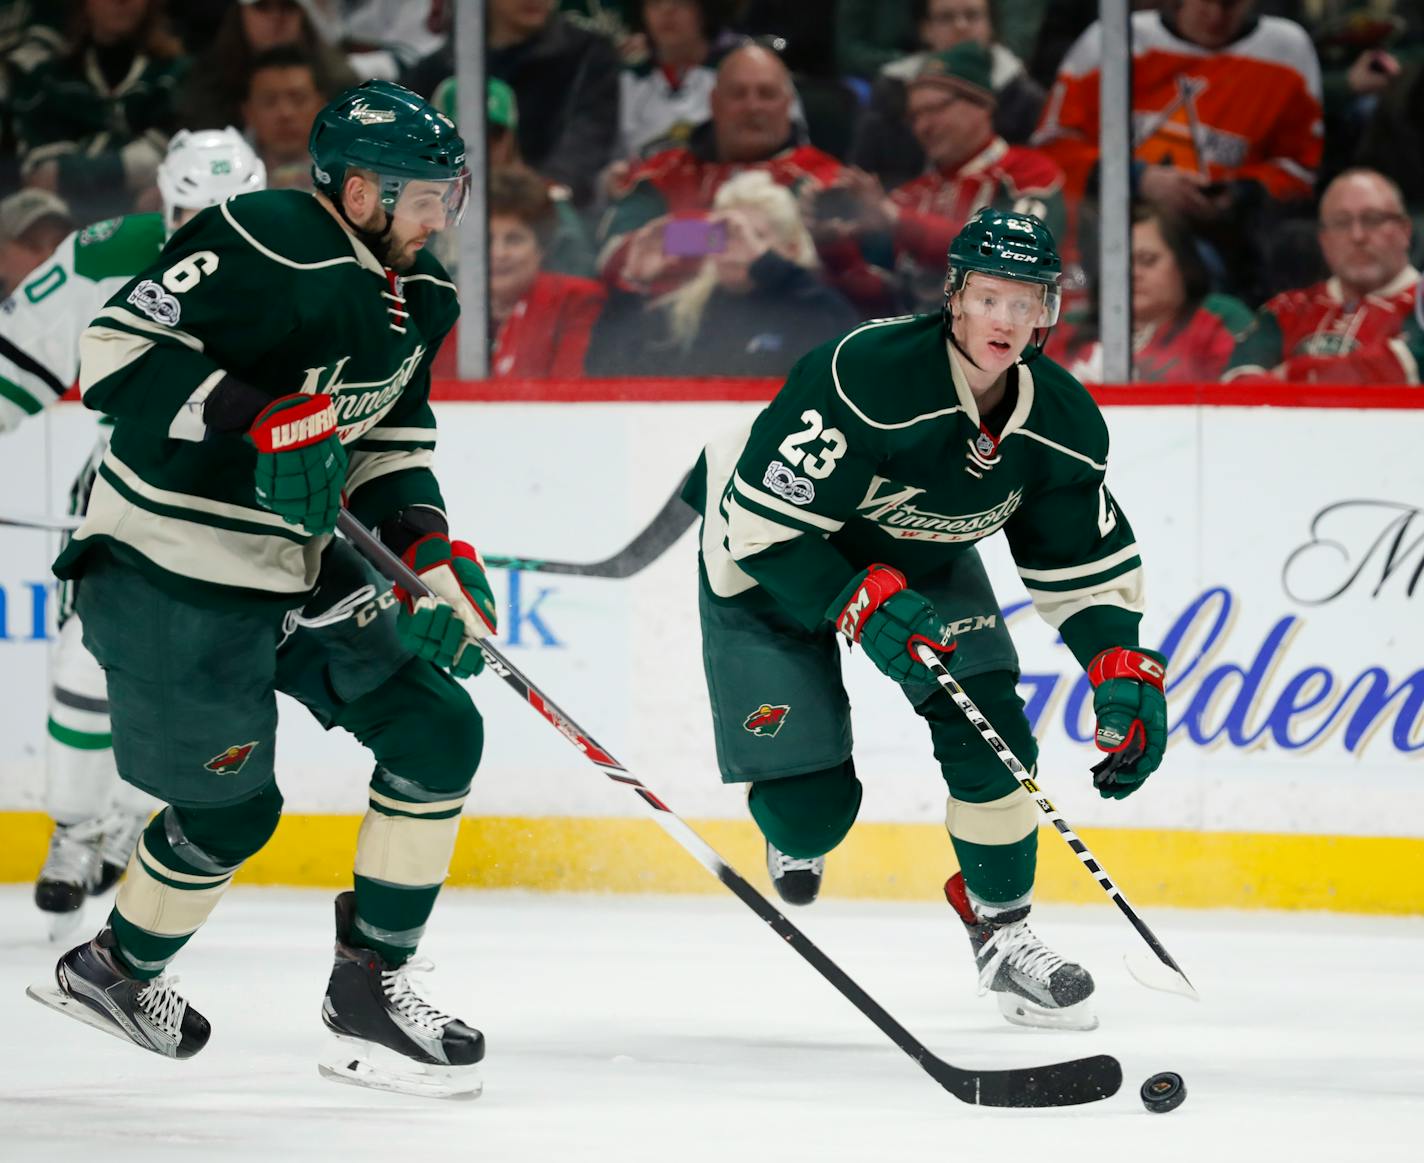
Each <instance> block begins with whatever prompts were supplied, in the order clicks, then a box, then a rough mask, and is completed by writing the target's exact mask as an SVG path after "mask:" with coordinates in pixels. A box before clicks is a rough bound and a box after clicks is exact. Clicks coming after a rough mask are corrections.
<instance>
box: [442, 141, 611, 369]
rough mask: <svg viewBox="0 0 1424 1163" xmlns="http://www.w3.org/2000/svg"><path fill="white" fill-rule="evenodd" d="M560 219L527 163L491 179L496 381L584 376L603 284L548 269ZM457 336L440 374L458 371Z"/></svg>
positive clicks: (491, 284)
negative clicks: (549, 249)
mask: <svg viewBox="0 0 1424 1163" xmlns="http://www.w3.org/2000/svg"><path fill="white" fill-rule="evenodd" d="M556 225H557V220H556V217H555V213H554V204H553V202H552V201H551V200H550V197H549V191H548V188H547V187H546V185H545V183H544V180H543V179H542V178H540V176H539V175H538V174H536V173H534V171H533V170H530V169H528V168H527V167H523V166H509V167H505V168H502V169H496V170H493V171H491V173H490V178H489V239H490V264H489V267H490V269H489V291H490V298H489V325H490V375H491V376H492V377H493V378H495V379H541V378H546V377H548V378H555V379H568V378H571V377H575V376H581V375H583V361H584V355H585V354H586V353H587V351H588V341H589V336H590V335H591V334H592V333H593V325H594V323H595V322H597V320H598V316H599V313H600V312H601V311H602V310H603V301H604V298H605V294H604V290H603V286H602V285H601V284H600V283H597V282H595V281H594V280H593V279H581V278H578V277H576V276H574V275H560V274H554V273H553V272H551V271H545V270H543V269H541V264H542V263H543V260H544V252H545V250H546V249H547V247H548V244H549V241H550V239H551V238H552V237H553V234H554V230H555V228H556ZM454 366H455V343H454V336H453V335H452V336H451V340H450V341H449V342H447V343H446V344H445V346H444V348H442V349H441V352H440V355H439V357H438V358H437V360H436V365H435V374H436V375H437V376H441V375H446V376H448V375H451V374H453V371H454Z"/></svg>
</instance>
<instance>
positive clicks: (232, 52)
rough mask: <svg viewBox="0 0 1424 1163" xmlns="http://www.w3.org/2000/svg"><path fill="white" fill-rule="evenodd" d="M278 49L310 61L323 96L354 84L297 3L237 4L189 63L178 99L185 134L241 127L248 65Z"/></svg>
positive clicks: (257, 0) (253, 0) (258, 0)
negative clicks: (291, 48) (287, 49)
mask: <svg viewBox="0 0 1424 1163" xmlns="http://www.w3.org/2000/svg"><path fill="white" fill-rule="evenodd" d="M284 45H294V46H296V47H298V48H300V49H302V51H304V52H305V53H306V54H307V55H308V56H309V57H310V58H311V60H312V66H313V70H314V76H315V78H316V82H317V88H318V89H320V90H321V92H323V93H330V94H335V93H339V92H341V91H342V90H343V89H347V88H349V87H351V86H352V85H355V84H356V83H357V82H358V80H359V78H358V77H357V76H356V74H355V72H353V71H352V69H351V66H350V65H349V64H347V62H346V58H345V56H343V55H342V53H341V52H340V51H339V50H338V49H336V48H335V47H333V46H332V45H330V44H328V43H327V42H326V41H324V40H323V39H322V38H321V35H320V34H319V33H318V31H317V28H316V25H315V24H313V23H312V19H311V17H310V16H309V15H308V14H307V11H306V9H305V8H303V7H302V5H301V4H299V3H297V0H239V2H238V3H236V4H233V5H232V6H231V7H230V8H229V9H228V12H227V15H226V16H225V17H223V21H222V24H221V25H219V26H218V32H217V36H216V37H215V38H214V39H213V41H212V43H211V44H210V45H208V47H207V48H206V50H204V51H203V52H202V53H201V54H199V55H198V56H197V57H196V58H195V59H194V62H193V69H192V71H191V73H190V74H189V77H188V81H187V84H185V85H184V87H183V90H182V92H181V93H180V95H179V109H180V112H181V114H182V117H183V124H184V125H185V126H187V127H188V128H189V129H221V128H222V127H223V126H225V125H235V126H238V127H239V128H245V126H244V125H243V120H242V103H243V101H244V99H245V98H246V96H247V83H248V78H249V77H250V76H251V73H252V62H253V60H254V59H255V58H256V57H257V55H258V54H259V53H263V52H266V51H268V50H269V49H274V48H278V47H281V46H284Z"/></svg>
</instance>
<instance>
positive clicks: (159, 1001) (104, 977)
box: [25, 929, 211, 1058]
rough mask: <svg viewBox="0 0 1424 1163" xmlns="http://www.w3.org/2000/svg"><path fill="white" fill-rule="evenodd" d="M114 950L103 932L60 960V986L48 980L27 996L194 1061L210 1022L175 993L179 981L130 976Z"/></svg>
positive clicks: (109, 933)
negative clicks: (146, 979) (142, 979)
mask: <svg viewBox="0 0 1424 1163" xmlns="http://www.w3.org/2000/svg"><path fill="white" fill-rule="evenodd" d="M113 950H114V934H113V931H112V930H110V929H104V930H103V931H102V932H101V933H100V934H99V935H98V936H97V937H95V938H94V939H93V940H92V941H87V942H85V943H84V944H83V945H79V946H76V947H75V948H73V949H71V950H70V951H69V952H68V953H66V954H65V955H64V956H63V957H61V958H60V959H59V964H57V965H56V966H55V968H54V977H55V982H56V985H50V984H49V982H44V983H41V984H36V985H32V986H30V987H29V989H27V990H25V992H26V993H27V994H29V995H30V997H32V998H34V999H35V1001H37V1002H39V1003H40V1004H41V1005H47V1006H49V1008H50V1009H52V1010H58V1011H59V1012H60V1013H62V1014H66V1015H67V1016H69V1017H71V1018H77V1019H78V1020H79V1021H81V1022H85V1023H86V1024H88V1025H91V1026H93V1027H95V1028H96V1029H100V1030H103V1031H104V1032H105V1033H106V1034H112V1035H113V1036H114V1037H116V1038H122V1039H123V1040H124V1041H125V1042H132V1043H133V1044H134V1045H135V1046H141V1047H142V1048H143V1049H145V1050H151V1051H153V1053H155V1054H162V1055H163V1056H164V1057H165V1058H191V1057H192V1056H193V1055H194V1054H196V1053H197V1052H198V1051H199V1050H201V1049H202V1048H203V1047H204V1046H206V1045H207V1044H208V1035H209V1033H211V1029H210V1027H209V1026H208V1020H207V1018H205V1017H203V1015H202V1014H200V1013H198V1011H197V1010H195V1009H193V1007H192V1006H190V1005H189V1004H188V1003H187V1001H185V1000H184V999H183V998H182V997H180V996H179V995H178V993H177V992H176V991H175V990H174V989H173V986H174V985H176V984H177V981H178V979H177V978H176V977H174V978H170V977H168V976H167V975H166V974H160V975H159V976H158V977H155V978H154V979H153V980H152V981H140V980H138V979H137V978H135V977H131V976H129V974H128V973H127V972H125V970H124V968H123V966H122V965H120V964H119V962H118V960H117V959H116V958H115V957H114V953H113Z"/></svg>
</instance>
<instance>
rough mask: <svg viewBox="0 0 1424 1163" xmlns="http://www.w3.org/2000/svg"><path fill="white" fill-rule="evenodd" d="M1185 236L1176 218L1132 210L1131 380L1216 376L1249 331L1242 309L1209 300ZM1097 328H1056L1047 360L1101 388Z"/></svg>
mask: <svg viewBox="0 0 1424 1163" xmlns="http://www.w3.org/2000/svg"><path fill="white" fill-rule="evenodd" d="M1209 290H1210V278H1209V276H1208V274H1207V269H1206V266H1205V264H1204V263H1203V262H1202V260H1201V255H1200V254H1199V253H1198V252H1197V248H1196V244H1195V242H1194V240H1193V238H1192V235H1191V232H1190V231H1189V230H1187V228H1186V226H1185V225H1184V224H1183V222H1182V221H1181V220H1180V219H1179V218H1177V217H1176V216H1175V215H1173V214H1170V213H1168V212H1167V211H1165V210H1162V209H1160V208H1159V207H1155V206H1151V205H1148V204H1145V203H1138V204H1137V205H1135V206H1134V207H1133V210H1132V378H1133V381H1134V382H1140V383H1157V384H1162V383H1191V382H1199V381H1203V380H1216V379H1218V378H1220V376H1221V373H1222V371H1223V370H1224V369H1225V367H1226V363H1227V360H1229V359H1230V358H1231V352H1232V350H1233V348H1234V347H1235V346H1236V332H1238V331H1242V330H1244V329H1245V328H1246V326H1248V325H1249V323H1250V320H1251V314H1250V312H1249V311H1248V310H1247V308H1246V306H1245V305H1244V304H1242V303H1240V302H1239V301H1237V300H1235V299H1232V298H1230V297H1229V296H1226V295H1211V294H1208V291H1209ZM1096 331H1097V328H1096V327H1095V326H1089V327H1074V326H1073V325H1072V324H1071V323H1069V324H1066V325H1060V326H1059V327H1058V328H1057V329H1056V330H1055V331H1054V333H1053V336H1052V337H1051V338H1050V340H1049V343H1048V347H1047V354H1048V355H1050V356H1051V357H1052V358H1053V359H1055V360H1057V361H1058V362H1059V363H1061V364H1063V365H1064V366H1065V367H1066V368H1067V369H1068V370H1069V371H1070V372H1071V373H1072V374H1073V375H1074V376H1075V377H1077V378H1078V379H1079V380H1081V381H1083V382H1085V383H1101V382H1102V378H1103V348H1102V343H1101V341H1100V340H1099V339H1098V338H1097V334H1096Z"/></svg>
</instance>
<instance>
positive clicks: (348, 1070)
mask: <svg viewBox="0 0 1424 1163" xmlns="http://www.w3.org/2000/svg"><path fill="white" fill-rule="evenodd" d="M332 1039H333V1043H334V1044H333V1046H332V1048H331V1049H330V1050H329V1051H328V1052H327V1053H326V1055H325V1056H324V1057H323V1058H322V1059H321V1060H320V1061H319V1062H318V1063H317V1066H316V1069H317V1073H318V1074H320V1075H321V1076H322V1077H323V1078H325V1079H326V1080H327V1081H329V1082H341V1083H345V1084H346V1085H347V1086H362V1087H365V1088H366V1089H368V1090H385V1091H389V1092H391V1093H393V1094H408V1095H412V1096H414V1097H416V1098H444V1099H455V1100H458V1101H470V1100H473V1099H476V1098H479V1097H480V1095H481V1094H482V1093H483V1092H484V1087H485V1084H484V1079H483V1078H482V1077H481V1076H480V1068H479V1067H478V1066H433V1065H431V1066H427V1065H424V1064H423V1063H419V1062H412V1061H411V1060H410V1059H409V1058H406V1057H405V1056H403V1055H400V1054H397V1053H395V1051H393V1050H388V1049H386V1047H384V1046H377V1045H375V1044H373V1043H371V1042H365V1041H362V1040H361V1039H359V1038H343V1037H340V1036H339V1035H333V1036H332Z"/></svg>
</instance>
